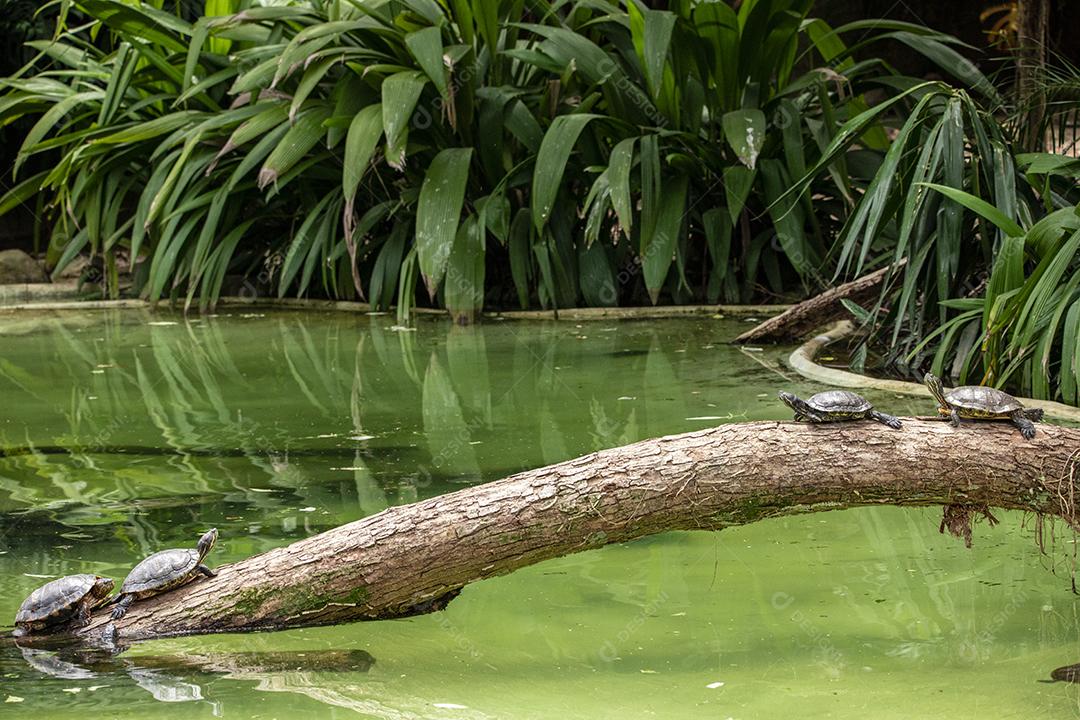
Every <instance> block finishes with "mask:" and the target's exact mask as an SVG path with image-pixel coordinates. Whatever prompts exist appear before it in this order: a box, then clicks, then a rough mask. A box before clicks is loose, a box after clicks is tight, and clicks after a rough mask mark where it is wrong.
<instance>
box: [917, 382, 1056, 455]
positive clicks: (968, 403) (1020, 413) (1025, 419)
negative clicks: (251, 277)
mask: <svg viewBox="0 0 1080 720" xmlns="http://www.w3.org/2000/svg"><path fill="white" fill-rule="evenodd" d="M923 380H924V381H925V382H926V387H927V388H929V389H930V393H931V394H932V395H933V396H934V399H935V400H937V402H938V412H939V413H940V414H942V415H944V416H945V417H947V418H949V419H950V420H951V421H952V424H953V425H955V426H959V425H960V419H961V418H965V419H969V420H1008V421H1010V422H1011V423H1012V424H1013V425H1015V426H1016V427H1018V428H1020V434H1021V435H1023V436H1024V437H1025V438H1027V439H1028V440H1031V439H1032V438H1034V437H1035V423H1037V422H1039V421H1040V420H1042V419H1043V411H1042V410H1040V409H1039V408H1025V407H1024V406H1023V404H1021V402H1020V401H1019V400H1017V399H1016V398H1014V397H1013V396H1012V395H1010V394H1009V393H1007V392H1002V391H1001V390H998V389H997V388H992V387H986V386H984V385H963V386H961V387H955V388H952V389H951V390H949V391H948V392H946V391H945V388H944V387H942V385H941V378H939V377H937V376H936V375H933V374H931V373H926V377H924V378H923Z"/></svg>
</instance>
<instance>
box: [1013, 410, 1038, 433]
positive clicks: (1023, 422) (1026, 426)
mask: <svg viewBox="0 0 1080 720" xmlns="http://www.w3.org/2000/svg"><path fill="white" fill-rule="evenodd" d="M1009 419H1010V420H1012V424H1013V425H1015V426H1016V427H1018V428H1020V434H1021V435H1023V436H1024V437H1025V438H1027V439H1028V440H1031V439H1032V438H1034V437H1035V423H1033V422H1031V421H1030V420H1028V419H1027V416H1026V415H1025V414H1024V411H1023V410H1017V411H1016V412H1013V413H1009Z"/></svg>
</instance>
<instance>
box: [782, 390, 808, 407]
mask: <svg viewBox="0 0 1080 720" xmlns="http://www.w3.org/2000/svg"><path fill="white" fill-rule="evenodd" d="M777 397H779V398H780V402H782V403H784V404H785V405H787V406H788V407H789V408H791V409H792V410H794V411H795V412H798V411H799V408H798V407H797V406H798V405H799V404H800V403H801V402H802V401H801V400H800V399H799V396H798V395H795V394H794V393H789V392H785V391H784V390H781V391H780V392H779V393H778V394H777Z"/></svg>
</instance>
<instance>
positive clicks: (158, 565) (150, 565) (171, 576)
mask: <svg viewBox="0 0 1080 720" xmlns="http://www.w3.org/2000/svg"><path fill="white" fill-rule="evenodd" d="M198 566H199V553H198V551H196V550H162V551H161V552H156V553H154V554H153V555H151V556H150V557H148V558H146V559H145V560H143V561H142V562H141V563H139V564H138V565H136V566H135V567H134V568H132V570H131V572H130V573H128V576H127V578H125V579H124V584H123V586H121V588H120V592H121V593H131V594H132V595H136V596H139V595H150V594H153V593H158V592H162V591H163V590H168V589H169V588H174V587H176V586H177V585H182V584H183V583H185V582H186V581H187V580H189V579H190V578H191V576H192V575H193V574H194V573H195V568H197V567H198Z"/></svg>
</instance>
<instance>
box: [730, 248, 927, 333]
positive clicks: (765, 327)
mask: <svg viewBox="0 0 1080 720" xmlns="http://www.w3.org/2000/svg"><path fill="white" fill-rule="evenodd" d="M905 262H906V260H902V261H900V262H899V263H897V264H895V265H890V266H887V267H883V268H881V269H880V270H876V271H874V272H872V273H870V274H869V275H863V276H862V277H861V278H857V279H855V280H852V281H851V282H847V283H844V284H843V285H838V286H837V287H834V288H832V289H829V290H826V291H825V292H823V293H821V294H820V295H815V296H814V297H812V298H810V299H809V300H804V301H802V302H801V303H799V304H797V305H793V306H791V307H790V308H788V309H787V310H785V311H784V312H782V313H780V314H779V315H776V316H774V317H771V318H769V319H768V320H766V321H765V322H763V323H761V324H759V325H756V326H754V327H753V328H751V329H750V330H747V331H746V332H744V333H743V334H742V335H740V336H739V337H737V338H735V342H737V343H744V344H745V343H762V342H785V341H790V340H798V339H799V338H801V337H803V336H805V335H808V334H810V333H812V332H814V331H815V330H817V329H818V328H820V327H821V326H822V325H825V324H827V323H830V322H833V321H834V320H839V319H841V318H843V317H847V315H848V311H847V310H846V309H845V308H844V306H843V304H842V303H841V302H840V301H841V300H851V301H852V302H854V303H857V304H860V305H861V304H862V303H864V302H866V301H868V300H870V299H871V298H873V297H875V296H876V295H877V294H878V291H879V288H880V287H881V284H882V283H883V282H885V279H886V278H887V277H888V276H889V274H890V273H891V272H893V271H894V270H899V269H900V268H902V267H903V266H904V263H905Z"/></svg>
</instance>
